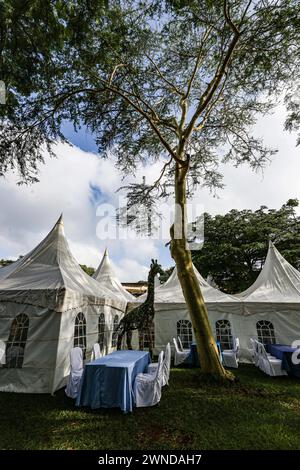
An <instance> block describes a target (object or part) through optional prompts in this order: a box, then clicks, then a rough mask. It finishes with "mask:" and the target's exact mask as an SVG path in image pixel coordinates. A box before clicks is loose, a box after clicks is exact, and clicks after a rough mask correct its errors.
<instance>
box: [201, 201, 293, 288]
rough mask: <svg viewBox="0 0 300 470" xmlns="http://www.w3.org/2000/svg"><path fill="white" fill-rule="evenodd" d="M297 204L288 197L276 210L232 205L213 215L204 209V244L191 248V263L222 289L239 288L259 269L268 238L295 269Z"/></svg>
mask: <svg viewBox="0 0 300 470" xmlns="http://www.w3.org/2000/svg"><path fill="white" fill-rule="evenodd" d="M298 205H299V203H298V201H297V200H295V199H290V200H289V201H287V203H286V204H284V205H283V206H282V207H281V209H279V210H276V209H268V208H267V207H265V206H262V207H260V209H258V210H256V211H251V210H242V211H237V210H234V209H233V210H231V211H230V212H228V213H227V214H225V215H216V216H215V217H212V216H210V215H209V214H207V213H206V214H205V216H204V220H205V222H204V223H205V229H204V232H205V240H204V245H203V248H202V250H199V251H193V252H192V258H193V263H194V265H195V266H196V268H197V269H198V271H199V272H201V274H202V275H203V276H204V277H207V276H210V277H212V279H213V281H214V282H215V283H216V284H217V286H218V287H219V288H220V289H221V290H223V291H224V292H228V293H231V294H235V293H238V292H242V291H243V290H245V289H247V288H248V287H249V286H250V285H251V284H253V282H254V281H255V279H256V278H257V276H258V274H259V272H260V271H261V269H262V267H263V265H264V262H265V259H266V254H267V251H268V240H269V239H271V240H272V241H273V242H274V243H276V247H277V248H278V250H279V251H280V252H281V253H282V255H283V256H284V257H285V258H286V259H287V260H288V262H289V263H291V264H292V265H293V266H295V267H296V268H298V269H299V267H300V217H299V216H297V214H296V210H295V209H296V207H298Z"/></svg>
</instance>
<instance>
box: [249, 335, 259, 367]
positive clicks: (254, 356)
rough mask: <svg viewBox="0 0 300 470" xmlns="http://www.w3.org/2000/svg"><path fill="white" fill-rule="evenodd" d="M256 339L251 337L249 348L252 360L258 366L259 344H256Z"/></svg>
mask: <svg viewBox="0 0 300 470" xmlns="http://www.w3.org/2000/svg"><path fill="white" fill-rule="evenodd" d="M255 341H256V340H255V339H254V338H250V348H249V349H248V351H249V352H250V354H251V359H252V362H253V363H254V364H255V365H256V367H257V366H258V350H257V346H256V343H255Z"/></svg>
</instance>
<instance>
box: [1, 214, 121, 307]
mask: <svg viewBox="0 0 300 470" xmlns="http://www.w3.org/2000/svg"><path fill="white" fill-rule="evenodd" d="M59 289H65V290H67V291H73V292H74V293H75V295H76V297H77V298H78V297H80V296H81V297H82V296H92V297H97V298H104V297H105V298H109V299H112V300H114V299H117V297H116V296H115V295H114V293H113V292H112V291H110V290H109V289H108V288H106V287H104V286H103V287H101V286H100V288H99V284H98V283H97V282H96V281H95V280H94V279H93V278H91V277H90V276H88V274H86V273H85V272H84V271H83V270H82V269H81V268H80V266H79V264H78V262H77V261H76V259H75V258H74V257H73V255H72V253H71V251H70V248H69V245H68V242H67V240H66V237H65V233H64V227H63V220H62V215H61V216H60V217H59V219H58V221H57V222H56V224H55V226H54V227H53V229H52V230H51V231H50V232H49V234H48V235H47V236H46V237H45V238H44V240H42V242H41V243H39V245H37V247H36V248H34V249H33V250H32V251H31V252H29V253H28V254H27V255H25V256H24V257H23V258H21V259H19V260H18V261H16V262H15V263H12V264H11V265H9V266H6V267H5V268H2V269H1V270H0V299H1V298H3V297H5V296H6V294H5V293H7V292H8V291H13V292H17V291H18V292H19V293H20V292H21V291H22V292H23V293H24V291H27V292H30V293H32V292H33V291H41V290H43V291H45V290H47V291H50V290H51V291H53V290H59ZM117 300H120V299H117Z"/></svg>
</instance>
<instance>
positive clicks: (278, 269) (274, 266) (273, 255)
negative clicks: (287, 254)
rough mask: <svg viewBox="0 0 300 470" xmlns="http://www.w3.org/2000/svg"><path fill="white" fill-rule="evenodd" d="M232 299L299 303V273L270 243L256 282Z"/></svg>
mask: <svg viewBox="0 0 300 470" xmlns="http://www.w3.org/2000/svg"><path fill="white" fill-rule="evenodd" d="M234 297H236V298H238V299H239V300H243V301H245V302H269V303H271V302H274V303H281V302H284V303H285V302H287V303H297V302H300V272H299V271H298V270H297V269H295V268H294V267H293V266H292V265H291V264H290V263H289V262H288V261H287V260H286V259H285V258H284V257H283V256H282V255H281V254H280V253H279V251H278V250H277V248H276V247H275V246H274V244H273V243H272V242H271V241H270V242H269V249H268V254H267V257H266V261H265V264H264V266H263V268H262V270H261V272H260V274H259V275H258V277H257V279H256V281H255V282H254V283H253V284H252V285H251V286H250V287H249V288H248V289H246V290H245V291H244V292H241V293H240V294H236V295H235V296H234Z"/></svg>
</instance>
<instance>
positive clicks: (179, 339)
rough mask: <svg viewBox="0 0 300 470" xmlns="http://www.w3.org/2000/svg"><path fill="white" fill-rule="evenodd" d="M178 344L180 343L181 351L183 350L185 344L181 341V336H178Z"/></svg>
mask: <svg viewBox="0 0 300 470" xmlns="http://www.w3.org/2000/svg"><path fill="white" fill-rule="evenodd" d="M177 344H178V349H179V351H183V346H182V341H181V338H180V336H177Z"/></svg>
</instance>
